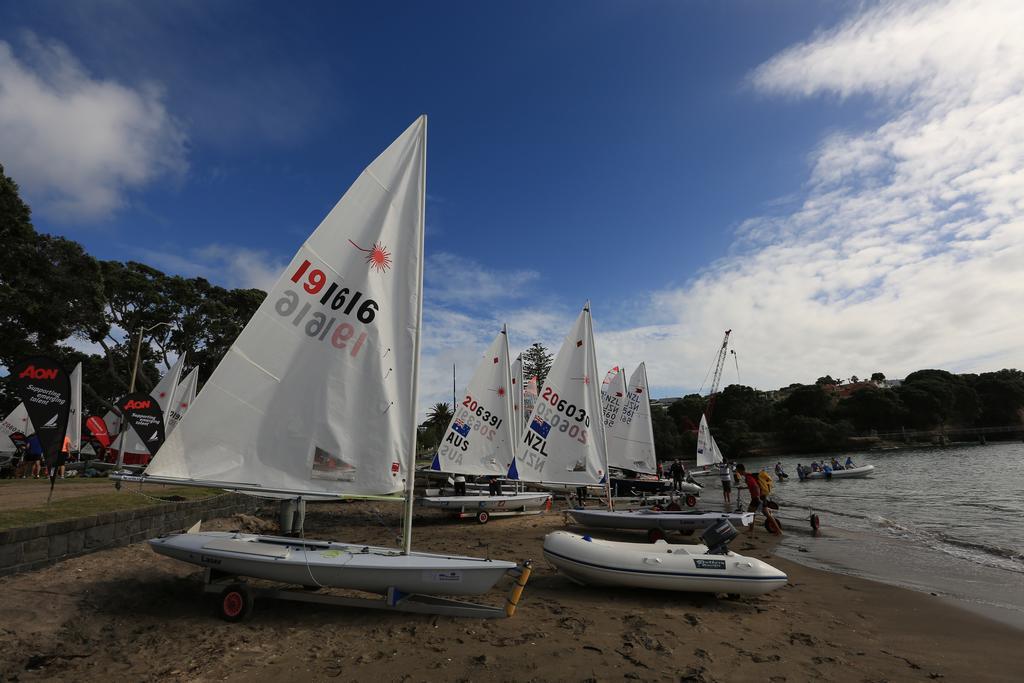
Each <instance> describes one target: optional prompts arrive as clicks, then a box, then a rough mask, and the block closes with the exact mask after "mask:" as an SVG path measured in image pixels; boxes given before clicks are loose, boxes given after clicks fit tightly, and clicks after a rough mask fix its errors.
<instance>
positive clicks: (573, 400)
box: [509, 306, 607, 485]
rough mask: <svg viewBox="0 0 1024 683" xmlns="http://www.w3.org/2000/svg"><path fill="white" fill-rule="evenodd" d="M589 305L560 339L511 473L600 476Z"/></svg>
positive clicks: (595, 479)
mask: <svg viewBox="0 0 1024 683" xmlns="http://www.w3.org/2000/svg"><path fill="white" fill-rule="evenodd" d="M598 372H599V371H598V368H597V358H596V356H595V353H594V328H593V325H592V323H591V320H590V308H589V306H588V307H586V308H584V309H583V311H582V312H581V313H580V315H579V317H578V318H577V319H576V323H575V324H574V325H573V327H572V331H570V332H569V335H568V336H567V337H566V338H565V341H563V342H562V348H561V349H560V350H559V352H558V356H557V357H556V358H555V362H554V364H553V365H552V366H551V371H550V372H549V373H548V376H547V379H546V380H545V382H544V388H543V389H542V390H541V392H540V395H539V396H538V397H537V402H536V404H535V405H534V407H533V411H532V412H531V413H530V418H529V419H528V420H527V427H526V430H525V431H524V432H523V435H522V437H521V439H520V442H519V449H518V451H517V452H516V457H515V460H514V461H513V463H512V467H511V468H510V469H509V478H510V479H520V480H522V481H530V482H541V483H551V484H574V485H585V484H599V483H601V482H602V481H603V480H604V478H605V464H606V463H607V454H606V452H605V436H604V422H603V421H602V419H601V391H600V388H599V386H598V383H597V377H598Z"/></svg>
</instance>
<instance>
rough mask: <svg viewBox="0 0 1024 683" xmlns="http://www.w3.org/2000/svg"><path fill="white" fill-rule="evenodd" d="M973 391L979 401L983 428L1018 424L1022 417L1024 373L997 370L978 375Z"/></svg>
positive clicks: (1023, 407) (980, 421)
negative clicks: (976, 393) (975, 392)
mask: <svg viewBox="0 0 1024 683" xmlns="http://www.w3.org/2000/svg"><path fill="white" fill-rule="evenodd" d="M974 390H975V391H977V392H978V398H979V399H980V401H981V416H980V417H979V418H978V422H979V424H980V425H981V426H983V427H1004V426H1008V425H1016V424H1020V423H1021V421H1022V416H1024V372H1021V371H1020V370H999V371H998V372H983V373H981V374H980V375H978V379H977V382H976V383H975V384H974Z"/></svg>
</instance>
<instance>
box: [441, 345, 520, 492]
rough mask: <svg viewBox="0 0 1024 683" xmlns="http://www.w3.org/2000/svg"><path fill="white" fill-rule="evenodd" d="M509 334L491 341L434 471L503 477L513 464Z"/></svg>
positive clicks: (460, 403)
mask: <svg viewBox="0 0 1024 683" xmlns="http://www.w3.org/2000/svg"><path fill="white" fill-rule="evenodd" d="M507 339H508V337H507V335H506V333H505V330H502V331H501V332H499V333H498V336H497V337H495V338H494V341H493V342H491V345H490V347H489V348H488V349H487V353H485V354H484V357H483V358H481V359H480V364H479V365H477V367H476V371H475V372H474V373H473V378H472V379H471V380H470V381H469V385H468V386H467V387H466V390H465V391H464V392H463V394H462V396H461V397H460V398H459V400H458V402H457V403H456V405H455V412H454V414H453V415H452V420H451V422H450V423H449V424H448V429H447V430H445V432H444V436H443V437H442V438H441V445H440V446H438V449H437V455H436V456H435V458H434V462H433V464H432V465H431V469H434V470H439V471H441V472H452V473H457V474H473V475H484V474H499V475H503V474H505V472H507V471H508V467H509V465H510V464H511V463H512V454H513V451H512V449H513V445H514V443H515V442H514V441H513V439H512V437H513V434H512V430H513V423H514V419H513V412H512V392H511V391H510V384H511V381H510V375H509V362H508V343H507Z"/></svg>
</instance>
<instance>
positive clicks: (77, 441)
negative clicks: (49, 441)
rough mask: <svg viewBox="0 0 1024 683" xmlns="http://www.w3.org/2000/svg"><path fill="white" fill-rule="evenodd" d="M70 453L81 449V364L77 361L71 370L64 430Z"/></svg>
mask: <svg viewBox="0 0 1024 683" xmlns="http://www.w3.org/2000/svg"><path fill="white" fill-rule="evenodd" d="M66 434H67V437H68V440H69V441H70V446H69V447H68V448H69V450H70V452H71V453H78V452H79V451H81V450H82V364H81V363H79V364H78V365H76V366H75V369H74V370H73V371H72V372H71V411H70V412H69V413H68V430H67V432H66Z"/></svg>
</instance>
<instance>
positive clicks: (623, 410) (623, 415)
mask: <svg viewBox="0 0 1024 683" xmlns="http://www.w3.org/2000/svg"><path fill="white" fill-rule="evenodd" d="M618 376H619V378H622V377H624V376H625V371H623V372H620V373H619V375H618ZM621 384H622V383H621V381H620V382H615V381H613V382H612V385H611V388H610V389H609V390H608V394H611V393H613V392H617V391H618V388H617V387H618V386H620V385H621ZM624 393H625V396H624V399H623V401H622V406H621V407H620V409H619V412H618V415H616V417H615V424H614V425H613V426H612V427H611V429H610V430H609V431H608V464H609V465H610V466H614V467H622V468H625V469H629V470H634V471H637V472H644V473H647V474H653V473H654V472H656V471H657V469H658V463H657V459H656V457H655V453H654V428H653V426H652V424H651V403H650V396H649V395H648V394H649V391H648V388H647V367H646V365H645V364H644V363H641V364H640V365H639V366H638V367H637V369H636V370H634V371H633V374H632V375H630V378H629V385H628V386H625V387H624ZM606 396H607V394H606Z"/></svg>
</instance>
